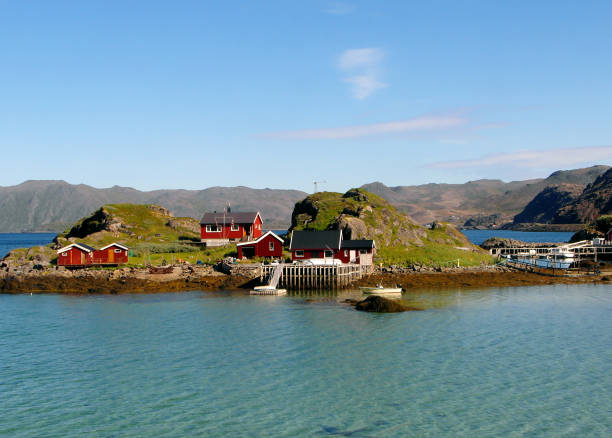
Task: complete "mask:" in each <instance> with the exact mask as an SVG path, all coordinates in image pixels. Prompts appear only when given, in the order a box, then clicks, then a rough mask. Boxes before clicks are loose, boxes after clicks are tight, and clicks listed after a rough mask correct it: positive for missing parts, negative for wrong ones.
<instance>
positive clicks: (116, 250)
mask: <svg viewBox="0 0 612 438" xmlns="http://www.w3.org/2000/svg"><path fill="white" fill-rule="evenodd" d="M122 252H123V251H122V250H120V249H115V254H121V253H122Z"/></svg>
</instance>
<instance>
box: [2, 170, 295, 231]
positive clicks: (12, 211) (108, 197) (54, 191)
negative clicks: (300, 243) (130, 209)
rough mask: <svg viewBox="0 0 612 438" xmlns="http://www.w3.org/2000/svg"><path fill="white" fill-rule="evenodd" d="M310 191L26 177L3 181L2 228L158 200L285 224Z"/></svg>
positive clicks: (39, 225) (183, 209)
mask: <svg viewBox="0 0 612 438" xmlns="http://www.w3.org/2000/svg"><path fill="white" fill-rule="evenodd" d="M304 197H306V193H304V192H301V191H299V190H273V189H251V188H249V187H241V186H240V187H210V188H207V189H204V190H154V191H148V192H143V191H140V190H136V189H133V188H130V187H119V186H114V187H111V188H106V189H98V188H95V187H91V186H88V185H84V184H79V185H72V184H69V183H67V182H65V181H40V180H39V181H26V182H24V183H22V184H19V185H16V186H10V187H0V232H4V233H11V232H25V231H51V232H57V231H63V230H64V229H66V227H67V226H69V225H70V224H72V223H73V222H75V221H76V220H78V219H80V218H82V217H84V216H87V215H89V214H91V213H92V212H93V211H95V210H97V209H98V208H100V206H102V205H104V204H118V203H132V204H158V205H161V206H164V207H166V208H168V209H170V210H172V211H173V212H174V213H175V214H176V215H177V216H186V217H193V218H196V219H199V218H200V217H201V216H202V214H203V213H204V212H205V211H214V210H217V211H222V210H223V208H225V207H226V206H227V203H228V202H229V203H230V204H231V207H232V208H233V209H234V210H243V211H260V212H261V214H262V216H263V218H264V223H265V226H266V227H268V228H287V227H288V225H289V223H290V219H291V212H292V211H293V205H294V204H295V203H296V202H297V201H299V200H301V199H303V198H304Z"/></svg>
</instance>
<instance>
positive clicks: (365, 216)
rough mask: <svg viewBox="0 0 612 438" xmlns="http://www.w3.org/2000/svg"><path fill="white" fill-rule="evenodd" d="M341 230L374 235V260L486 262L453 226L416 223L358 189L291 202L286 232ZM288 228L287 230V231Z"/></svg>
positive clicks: (351, 235)
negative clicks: (291, 208)
mask: <svg viewBox="0 0 612 438" xmlns="http://www.w3.org/2000/svg"><path fill="white" fill-rule="evenodd" d="M335 229H341V230H342V231H343V234H344V236H345V238H350V239H374V240H375V241H376V246H377V260H376V261H377V262H380V263H384V264H396V265H409V264H415V263H416V264H426V265H437V266H441V265H451V264H456V263H457V259H459V260H460V264H461V265H464V266H466V265H477V264H480V263H482V262H484V263H490V262H491V260H492V259H491V257H490V256H489V255H488V254H485V253H484V252H483V251H482V250H481V249H480V248H478V247H476V246H474V245H472V244H471V243H470V242H469V241H468V240H467V238H466V237H465V236H464V235H463V234H462V233H461V232H459V231H458V230H457V229H456V228H455V227H453V226H452V225H450V224H446V223H438V224H436V226H435V227H434V228H433V229H427V228H425V227H422V226H420V225H418V224H416V223H415V222H414V221H412V219H411V218H410V217H408V216H407V215H405V214H403V213H401V212H399V211H398V210H397V209H396V208H395V207H394V206H392V205H391V204H390V203H389V202H388V201H386V200H385V199H383V198H382V197H380V196H378V195H375V194H373V193H369V192H367V191H366V190H363V189H351V190H349V191H348V192H346V193H345V194H341V193H333V192H320V193H315V194H314V195H311V196H308V197H307V198H306V199H304V200H302V201H300V202H298V203H296V205H295V207H294V210H293V215H292V218H291V230H335ZM291 230H290V231H291Z"/></svg>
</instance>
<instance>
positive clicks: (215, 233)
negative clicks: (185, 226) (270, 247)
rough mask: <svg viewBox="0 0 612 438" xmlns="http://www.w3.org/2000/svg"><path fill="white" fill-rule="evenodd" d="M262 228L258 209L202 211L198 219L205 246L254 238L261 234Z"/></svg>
mask: <svg viewBox="0 0 612 438" xmlns="http://www.w3.org/2000/svg"><path fill="white" fill-rule="evenodd" d="M228 210H229V209H228ZM262 230H263V220H262V219H261V214H259V212H258V211H257V212H236V213H233V212H231V211H223V212H221V213H217V212H213V213H204V216H202V220H200V238H201V240H202V242H204V243H206V246H222V245H227V244H228V243H230V242H246V241H251V240H256V239H258V238H259V237H261V235H262V234H263V231H262Z"/></svg>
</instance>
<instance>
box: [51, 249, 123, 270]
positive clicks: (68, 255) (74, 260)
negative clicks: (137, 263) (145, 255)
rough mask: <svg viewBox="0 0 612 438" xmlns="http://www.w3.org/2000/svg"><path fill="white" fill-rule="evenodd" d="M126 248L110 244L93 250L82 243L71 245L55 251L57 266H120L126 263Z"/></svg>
mask: <svg viewBox="0 0 612 438" xmlns="http://www.w3.org/2000/svg"><path fill="white" fill-rule="evenodd" d="M128 251H129V248H128V247H127V246H123V245H120V244H118V243H111V244H110V245H106V246H105V247H104V248H100V249H95V248H92V247H91V246H89V245H85V244H84V243H72V244H70V245H68V246H66V247H64V248H61V249H58V250H57V265H58V266H95V265H120V264H123V263H127V262H128Z"/></svg>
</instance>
